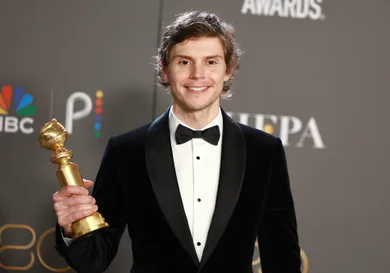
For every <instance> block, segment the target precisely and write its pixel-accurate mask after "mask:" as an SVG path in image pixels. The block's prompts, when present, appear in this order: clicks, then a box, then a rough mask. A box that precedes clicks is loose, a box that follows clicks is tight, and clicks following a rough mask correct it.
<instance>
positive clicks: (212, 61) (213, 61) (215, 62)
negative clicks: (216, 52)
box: [208, 60, 217, 65]
mask: <svg viewBox="0 0 390 273" xmlns="http://www.w3.org/2000/svg"><path fill="white" fill-rule="evenodd" d="M208 64H211V65H214V64H217V61H215V60H209V61H208Z"/></svg>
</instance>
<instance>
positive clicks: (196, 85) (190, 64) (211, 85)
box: [163, 37, 230, 112]
mask: <svg viewBox="0 0 390 273" xmlns="http://www.w3.org/2000/svg"><path fill="white" fill-rule="evenodd" d="M163 76H164V80H165V81H168V82H169V83H170V89H171V93H172V95H173V98H174V103H175V104H176V105H177V106H178V107H179V108H180V110H182V111H184V112H193V111H199V110H204V109H207V108H218V107H219V100H220V96H221V94H222V88H223V83H224V81H227V80H228V79H229V77H230V75H228V74H227V72H226V62H225V58H224V50H223V47H222V43H221V41H220V40H219V38H217V37H200V38H193V39H189V40H185V41H183V42H182V43H180V44H176V45H175V46H173V47H172V49H171V50H170V52H169V63H168V66H167V67H165V68H164V70H163Z"/></svg>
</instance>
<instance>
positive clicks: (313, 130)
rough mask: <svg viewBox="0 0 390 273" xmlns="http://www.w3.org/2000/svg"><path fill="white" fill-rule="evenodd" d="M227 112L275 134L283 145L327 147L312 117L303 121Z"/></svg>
mask: <svg viewBox="0 0 390 273" xmlns="http://www.w3.org/2000/svg"><path fill="white" fill-rule="evenodd" d="M227 114H228V115H229V116H230V117H231V118H233V119H234V120H236V121H238V122H240V123H242V124H245V125H249V126H252V127H255V128H257V129H259V130H262V131H264V132H266V133H269V134H273V135H277V136H278V137H279V138H280V140H281V141H282V143H283V145H284V146H285V147H289V146H294V147H297V148H302V147H304V146H305V145H306V146H308V145H311V146H312V147H313V148H315V149H325V148H327V147H326V145H325V143H324V141H323V139H322V136H321V133H320V130H319V127H318V124H317V121H316V119H315V118H314V117H310V118H309V119H308V120H307V121H306V120H304V121H303V120H302V119H300V118H298V117H294V116H282V115H272V114H250V113H233V112H228V113H227Z"/></svg>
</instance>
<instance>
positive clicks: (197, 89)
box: [188, 86, 207, 92]
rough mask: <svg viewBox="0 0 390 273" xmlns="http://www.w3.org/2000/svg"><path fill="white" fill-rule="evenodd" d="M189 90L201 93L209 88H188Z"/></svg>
mask: <svg viewBox="0 0 390 273" xmlns="http://www.w3.org/2000/svg"><path fill="white" fill-rule="evenodd" d="M188 88H189V89H191V90H193V91H197V92H200V91H203V90H206V88H207V87H206V86H203V87H188Z"/></svg>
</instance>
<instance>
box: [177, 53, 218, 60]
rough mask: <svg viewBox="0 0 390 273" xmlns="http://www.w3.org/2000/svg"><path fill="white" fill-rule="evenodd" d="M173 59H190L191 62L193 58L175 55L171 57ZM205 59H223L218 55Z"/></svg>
mask: <svg viewBox="0 0 390 273" xmlns="http://www.w3.org/2000/svg"><path fill="white" fill-rule="evenodd" d="M172 58H173V59H176V58H183V59H190V60H192V59H193V58H192V57H191V56H186V55H175V56H173V57H172ZM204 58H205V59H223V57H222V56H221V55H218V54H215V55H210V56H206V57H204Z"/></svg>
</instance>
